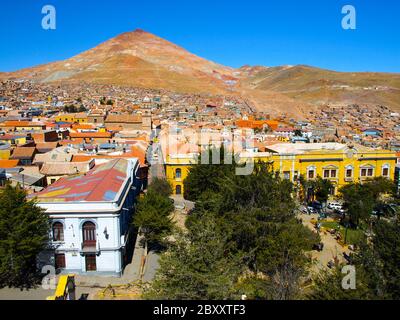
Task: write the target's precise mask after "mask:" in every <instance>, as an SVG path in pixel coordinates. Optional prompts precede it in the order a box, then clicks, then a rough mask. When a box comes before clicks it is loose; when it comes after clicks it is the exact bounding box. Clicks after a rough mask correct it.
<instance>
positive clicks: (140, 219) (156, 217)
mask: <svg viewBox="0 0 400 320" xmlns="http://www.w3.org/2000/svg"><path fill="white" fill-rule="evenodd" d="M173 210H174V205H173V203H172V200H171V199H169V198H168V197H166V196H164V195H162V194H158V193H155V192H153V191H148V192H147V193H146V195H145V196H144V197H143V198H140V199H139V201H138V206H137V210H136V213H135V216H134V218H133V224H134V226H135V227H137V228H140V230H141V233H142V235H143V239H144V244H145V249H146V253H147V251H148V248H149V246H152V245H155V244H161V243H162V241H163V240H164V238H165V237H166V236H168V235H170V234H171V233H172V229H173V226H174V223H173V221H172V218H171V217H170V214H171V212H172V211H173Z"/></svg>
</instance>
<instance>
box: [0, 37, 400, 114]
mask: <svg viewBox="0 0 400 320" xmlns="http://www.w3.org/2000/svg"><path fill="white" fill-rule="evenodd" d="M0 78H1V79H28V80H32V81H36V82H45V83H47V82H58V81H68V82H93V83H101V84H114V85H125V86H126V85H127V86H134V87H145V88H151V89H168V90H170V91H176V92H185V93H209V94H237V95H242V96H244V97H246V98H248V99H249V100H250V101H251V102H253V103H254V105H255V106H256V108H257V109H258V110H260V111H266V112H271V113H279V112H284V113H289V114H293V115H296V116H300V115H303V114H304V110H305V109H307V108H317V107H318V106H319V105H322V104H330V103H335V104H340V103H341V104H355V103H359V104H364V103H365V104H376V105H380V104H382V105H387V106H388V107H390V108H392V109H393V110H400V74H397V73H381V72H339V71H333V70H327V69H322V68H318V67H313V66H308V65H295V66H292V65H286V66H275V67H268V66H251V65H245V66H242V67H240V68H237V69H235V68H232V67H227V66H224V65H221V64H218V63H216V62H213V61H209V60H206V59H204V58H201V57H198V56H197V55H195V54H192V53H191V52H189V51H187V50H186V49H184V48H182V47H180V46H178V45H176V44H174V43H172V42H170V41H168V40H165V39H163V38H160V37H158V36H156V35H154V34H151V33H149V32H147V31H144V30H142V29H136V30H134V31H131V32H124V33H122V34H119V35H117V36H116V37H114V38H111V39H109V40H107V41H104V42H102V43H100V44H99V45H97V46H95V47H94V48H91V49H88V50H85V51H83V52H82V53H80V54H78V55H75V56H73V57H71V58H69V59H66V60H62V61H55V62H51V63H48V64H42V65H38V66H34V67H31V68H25V69H21V70H18V71H15V72H11V73H1V72H0Z"/></svg>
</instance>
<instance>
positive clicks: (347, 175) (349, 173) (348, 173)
mask: <svg viewBox="0 0 400 320" xmlns="http://www.w3.org/2000/svg"><path fill="white" fill-rule="evenodd" d="M352 177H353V169H350V168H349V169H346V178H352Z"/></svg>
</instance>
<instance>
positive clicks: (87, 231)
mask: <svg viewBox="0 0 400 320" xmlns="http://www.w3.org/2000/svg"><path fill="white" fill-rule="evenodd" d="M82 232H83V244H84V245H87V246H92V245H96V225H95V224H94V223H93V222H90V221H87V222H85V223H84V224H83V226H82Z"/></svg>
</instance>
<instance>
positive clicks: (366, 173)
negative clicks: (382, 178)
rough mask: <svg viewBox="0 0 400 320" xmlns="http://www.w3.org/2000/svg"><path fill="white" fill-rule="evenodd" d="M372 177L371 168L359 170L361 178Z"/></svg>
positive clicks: (372, 171)
mask: <svg viewBox="0 0 400 320" xmlns="http://www.w3.org/2000/svg"><path fill="white" fill-rule="evenodd" d="M373 175H374V169H373V168H362V169H361V177H372V176H373Z"/></svg>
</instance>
